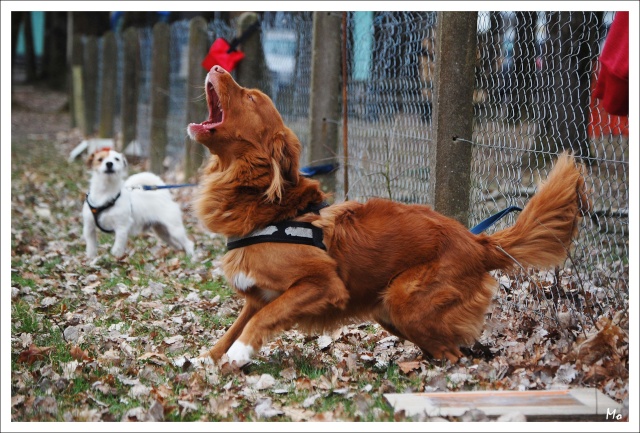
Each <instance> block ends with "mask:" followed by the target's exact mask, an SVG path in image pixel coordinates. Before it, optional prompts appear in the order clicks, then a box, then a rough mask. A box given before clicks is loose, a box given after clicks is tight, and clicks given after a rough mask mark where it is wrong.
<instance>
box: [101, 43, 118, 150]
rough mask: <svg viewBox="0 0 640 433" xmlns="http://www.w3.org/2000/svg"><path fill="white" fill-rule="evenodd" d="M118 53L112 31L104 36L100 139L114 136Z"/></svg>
mask: <svg viewBox="0 0 640 433" xmlns="http://www.w3.org/2000/svg"><path fill="white" fill-rule="evenodd" d="M117 68H118V52H117V47H116V35H115V34H114V33H113V32H112V31H108V32H106V33H105V34H104V35H103V36H102V82H101V83H100V86H101V89H100V125H99V127H98V137H100V138H115V137H114V136H113V118H114V111H115V108H116V86H117V85H118V82H117Z"/></svg>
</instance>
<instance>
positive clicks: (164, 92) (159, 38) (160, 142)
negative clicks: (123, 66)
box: [149, 22, 171, 174]
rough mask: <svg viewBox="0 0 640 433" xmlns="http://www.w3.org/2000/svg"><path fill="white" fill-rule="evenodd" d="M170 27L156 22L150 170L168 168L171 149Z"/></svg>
mask: <svg viewBox="0 0 640 433" xmlns="http://www.w3.org/2000/svg"><path fill="white" fill-rule="evenodd" d="M170 41H171V34H170V28H169V25H168V24H167V23H162V22H160V23H157V24H156V25H155V26H153V51H152V52H153V59H152V62H151V134H150V139H151V145H150V150H149V158H150V160H151V165H150V170H151V171H152V172H153V173H156V174H160V173H162V172H163V171H164V158H165V155H166V152H167V141H168V135H167V117H168V114H169V43H170Z"/></svg>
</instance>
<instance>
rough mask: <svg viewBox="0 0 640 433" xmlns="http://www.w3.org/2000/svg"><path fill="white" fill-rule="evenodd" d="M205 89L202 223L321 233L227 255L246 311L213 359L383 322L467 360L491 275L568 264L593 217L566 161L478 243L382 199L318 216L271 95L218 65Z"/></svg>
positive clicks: (424, 209)
mask: <svg viewBox="0 0 640 433" xmlns="http://www.w3.org/2000/svg"><path fill="white" fill-rule="evenodd" d="M205 87H206V95H207V102H208V104H209V118H208V120H206V121H204V122H202V123H199V124H196V123H192V124H190V125H189V127H188V132H189V135H190V136H191V138H192V139H194V140H196V141H198V142H200V143H202V144H203V145H205V146H206V147H207V148H208V149H209V150H210V152H211V154H212V156H211V160H210V162H209V164H208V166H207V167H206V168H205V170H204V173H203V176H202V179H201V187H200V189H199V193H198V196H197V198H196V199H195V202H194V205H195V210H196V212H197V214H198V216H199V218H200V219H201V221H202V222H203V223H204V224H205V225H206V226H207V227H208V228H209V229H210V230H212V231H214V232H216V233H220V234H223V235H225V236H227V237H229V238H230V239H232V240H235V238H239V237H240V238H242V237H247V235H250V236H249V237H250V238H251V237H256V236H261V235H263V234H264V232H265V231H269V230H267V229H270V230H273V227H275V226H274V223H278V222H283V221H289V220H292V221H295V222H307V223H312V227H315V228H316V229H314V230H317V228H319V229H322V236H321V240H322V242H320V244H317V245H315V246H314V245H304V244H297V243H281V242H280V241H269V242H262V243H256V244H251V245H247V246H241V247H239V248H236V249H233V250H230V251H229V252H228V253H227V254H226V255H225V256H224V259H223V270H224V273H225V276H226V277H227V280H228V281H229V282H230V283H231V284H232V285H233V286H234V287H235V289H236V290H237V292H238V293H239V294H240V295H242V296H244V297H245V304H244V307H243V309H242V311H241V313H240V315H239V316H238V318H237V320H236V321H235V323H234V324H233V325H232V326H231V327H230V328H229V330H228V331H227V332H226V334H225V335H224V336H223V337H222V338H221V339H220V340H219V341H218V342H217V343H216V345H215V346H214V347H213V348H212V349H211V350H210V351H209V352H208V354H209V356H211V358H213V359H214V360H218V359H220V358H221V357H222V355H223V354H224V353H225V352H227V355H228V356H229V360H230V361H231V362H233V361H235V362H236V363H237V364H239V365H242V364H244V363H246V362H248V361H249V360H250V359H251V356H252V355H253V354H254V353H255V351H257V350H259V349H260V347H261V346H262V344H263V343H264V342H265V341H266V340H267V339H268V338H269V337H270V336H271V335H273V334H275V333H277V332H280V331H283V330H286V329H289V328H291V327H293V326H294V325H296V324H297V325H298V327H299V328H301V329H303V330H307V331H319V330H323V329H326V328H331V327H334V326H336V325H338V324H341V323H344V322H348V321H353V320H375V321H377V322H378V323H380V325H382V326H383V327H384V328H385V329H387V330H388V331H389V332H391V333H393V334H395V335H397V336H399V337H401V338H404V339H407V340H410V341H412V342H413V343H415V344H416V345H418V346H419V347H420V348H421V349H422V350H423V351H426V352H428V353H429V354H431V355H432V356H434V357H436V358H442V357H446V358H448V359H450V360H451V361H452V362H453V361H456V360H457V359H458V358H459V357H460V356H461V352H460V350H459V346H460V345H464V344H471V343H473V342H474V340H475V339H476V338H477V337H478V336H479V334H480V333H481V330H482V326H483V322H484V314H485V313H486V311H487V308H488V306H489V304H490V302H491V299H492V297H493V295H494V294H495V292H496V288H497V283H496V281H495V280H494V279H493V278H492V277H491V275H489V273H488V272H489V271H491V270H495V269H509V268H512V267H514V266H519V265H522V266H536V267H549V266H554V265H557V264H559V263H562V262H563V260H565V258H566V255H567V252H568V250H569V248H570V246H571V239H572V237H573V235H574V234H575V232H576V230H577V226H578V221H579V218H580V216H581V210H584V209H583V208H585V209H586V203H587V201H586V195H585V186H584V181H583V178H582V176H581V173H580V170H579V169H578V168H577V167H576V165H575V162H574V158H573V157H571V156H570V155H568V154H566V153H565V154H562V155H561V156H560V157H559V158H558V161H557V162H556V165H555V167H554V169H553V170H552V172H551V173H550V175H549V178H548V180H547V182H546V183H545V184H544V185H542V186H541V187H540V189H539V191H538V193H537V194H536V195H535V196H534V197H533V198H532V199H531V200H530V201H529V203H528V204H527V206H526V207H525V209H524V210H523V211H522V213H521V214H520V216H519V218H518V220H517V222H516V224H515V225H514V226H513V227H510V228H508V229H505V230H502V231H500V232H498V233H495V234H493V235H490V236H488V235H484V234H481V235H474V234H471V233H470V232H469V230H468V229H467V228H466V227H464V226H463V225H462V224H460V223H458V222H457V221H455V220H453V219H450V218H447V217H445V216H443V215H441V214H439V213H437V212H435V211H434V210H432V209H431V208H430V207H428V206H422V205H407V204H400V203H396V202H392V201H389V200H383V199H372V200H369V201H367V202H366V203H359V202H355V201H347V202H344V203H341V204H336V205H332V206H329V207H325V208H323V209H322V210H320V211H319V213H316V212H314V211H313V209H312V208H310V207H309V206H315V205H318V204H320V203H321V202H322V201H323V200H324V198H325V196H324V194H323V193H322V192H321V190H320V188H319V184H318V182H316V181H314V180H310V179H307V178H304V177H301V176H300V175H299V173H298V168H299V165H298V164H299V162H298V157H299V155H300V143H299V141H298V139H297V137H296V136H295V135H294V133H293V132H292V131H291V130H290V129H289V128H287V127H286V126H285V125H284V123H283V121H282V118H281V116H280V114H279V113H278V111H277V110H276V108H275V107H274V105H273V103H272V102H271V100H270V99H269V97H267V96H266V95H265V94H264V93H262V92H260V91H259V90H255V89H246V88H243V87H240V86H239V85H238V84H237V83H236V82H235V81H234V80H233V78H232V77H231V75H229V73H228V72H226V71H225V70H224V69H222V68H221V67H219V66H214V67H213V68H212V69H211V71H210V72H209V74H208V75H207V78H206V80H205ZM265 228H267V229H265ZM262 229H264V230H263V232H256V230H262ZM303 230H305V229H303ZM309 233H311V229H309ZM285 237H286V236H285ZM322 247H326V250H325V249H323V248H322Z"/></svg>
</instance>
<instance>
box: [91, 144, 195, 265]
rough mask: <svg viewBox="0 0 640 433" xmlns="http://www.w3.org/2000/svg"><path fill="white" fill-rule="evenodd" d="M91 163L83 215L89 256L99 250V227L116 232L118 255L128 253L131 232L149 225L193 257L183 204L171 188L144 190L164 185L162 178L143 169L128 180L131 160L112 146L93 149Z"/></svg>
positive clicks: (166, 239) (115, 251)
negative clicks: (150, 186)
mask: <svg viewBox="0 0 640 433" xmlns="http://www.w3.org/2000/svg"><path fill="white" fill-rule="evenodd" d="M87 165H88V166H89V168H90V169H91V171H92V176H91V181H90V185H89V193H88V194H87V198H86V200H85V202H84V207H83V208H82V217H83V219H84V230H83V235H84V239H85V241H86V243H87V256H88V257H90V258H92V257H95V256H96V253H97V243H96V228H98V229H100V230H102V231H105V232H114V233H115V241H114V243H113V247H112V248H111V254H113V255H114V256H116V257H121V256H123V255H124V252H125V248H126V246H127V239H128V237H129V235H131V236H135V235H137V234H139V233H140V232H142V231H145V230H147V229H149V228H152V229H153V231H154V232H155V233H156V234H157V235H158V236H159V237H160V238H161V239H163V240H164V241H165V242H167V243H168V244H169V245H171V246H173V247H175V248H180V249H183V250H184V251H185V252H186V254H187V255H189V256H191V255H192V254H193V242H192V241H191V240H190V239H189V238H188V237H187V233H186V231H185V229H184V226H183V225H182V212H181V210H180V206H179V205H178V203H176V202H175V201H173V199H172V197H171V194H170V193H169V191H167V190H166V189H157V190H144V189H142V185H156V186H162V185H164V182H163V181H162V179H160V178H159V177H158V176H156V175H155V174H153V173H149V172H143V173H138V174H134V175H132V176H130V177H129V178H128V179H127V180H126V181H125V180H124V178H125V176H126V175H127V160H126V158H125V157H124V155H123V154H121V153H118V152H116V151H115V150H113V149H109V148H104V149H99V150H97V151H95V152H93V153H92V154H91V155H90V156H89V159H88V160H87Z"/></svg>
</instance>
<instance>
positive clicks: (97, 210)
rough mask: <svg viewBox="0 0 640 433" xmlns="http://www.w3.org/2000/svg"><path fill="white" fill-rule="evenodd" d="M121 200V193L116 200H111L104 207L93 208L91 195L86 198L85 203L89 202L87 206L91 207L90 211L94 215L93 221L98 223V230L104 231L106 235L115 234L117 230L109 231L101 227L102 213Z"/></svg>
mask: <svg viewBox="0 0 640 433" xmlns="http://www.w3.org/2000/svg"><path fill="white" fill-rule="evenodd" d="M119 198H120V193H118V195H117V196H115V197H114V198H112V199H111V200H109V201H108V202H106V203H105V204H103V205H102V206H93V205H92V204H91V202H89V193H87V196H86V198H85V201H86V202H87V205H89V209H91V214H92V215H93V219H94V220H95V222H96V226H98V228H99V229H100V230H102V231H103V232H105V233H113V232H114V231H115V230H107V229H105V228H104V227H102V226H101V225H100V223H99V222H98V216H100V214H101V213H102V211H105V210H107V209H109V208H110V207H111V206H113V205H114V204H116V201H117V200H118V199H119Z"/></svg>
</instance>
